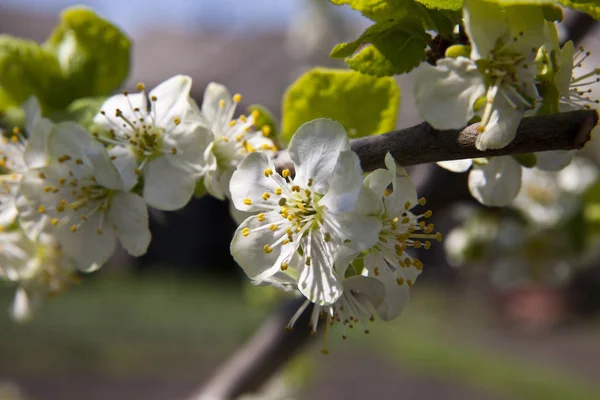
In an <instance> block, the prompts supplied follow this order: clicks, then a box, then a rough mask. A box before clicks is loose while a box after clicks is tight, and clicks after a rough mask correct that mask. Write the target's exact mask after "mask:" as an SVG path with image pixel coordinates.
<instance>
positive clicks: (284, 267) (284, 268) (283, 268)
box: [281, 262, 289, 271]
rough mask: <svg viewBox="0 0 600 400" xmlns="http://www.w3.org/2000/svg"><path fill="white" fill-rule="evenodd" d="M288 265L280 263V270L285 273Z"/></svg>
mask: <svg viewBox="0 0 600 400" xmlns="http://www.w3.org/2000/svg"><path fill="white" fill-rule="evenodd" d="M288 266H289V264H288V263H286V262H283V263H281V270H282V271H286V270H287V269H288Z"/></svg>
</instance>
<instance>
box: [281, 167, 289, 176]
mask: <svg viewBox="0 0 600 400" xmlns="http://www.w3.org/2000/svg"><path fill="white" fill-rule="evenodd" d="M291 174H292V173H291V172H290V170H289V169H287V168H286V169H284V170H283V171H281V176H283V177H284V178H289V177H290V175H291Z"/></svg>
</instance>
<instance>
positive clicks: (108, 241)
mask: <svg viewBox="0 0 600 400" xmlns="http://www.w3.org/2000/svg"><path fill="white" fill-rule="evenodd" d="M100 222H101V215H100V214H99V213H98V214H96V215H94V216H92V217H90V218H89V219H88V220H87V221H85V223H83V224H81V226H80V227H79V228H78V229H77V231H75V232H71V230H70V229H69V227H68V226H62V227H56V228H55V229H57V231H56V232H57V238H58V240H59V242H60V244H61V246H62V249H63V251H64V253H65V254H66V255H67V257H69V258H71V259H73V261H75V263H76V264H77V268H78V269H79V270H81V271H84V272H91V271H95V270H97V269H98V268H100V267H101V266H102V265H103V264H104V263H106V261H108V259H109V258H110V257H111V256H112V254H113V252H114V251H115V246H116V238H115V235H114V233H113V231H112V229H105V230H104V232H103V233H102V234H101V235H100V234H98V232H96V230H97V229H98V227H99V226H100V225H101V223H100Z"/></svg>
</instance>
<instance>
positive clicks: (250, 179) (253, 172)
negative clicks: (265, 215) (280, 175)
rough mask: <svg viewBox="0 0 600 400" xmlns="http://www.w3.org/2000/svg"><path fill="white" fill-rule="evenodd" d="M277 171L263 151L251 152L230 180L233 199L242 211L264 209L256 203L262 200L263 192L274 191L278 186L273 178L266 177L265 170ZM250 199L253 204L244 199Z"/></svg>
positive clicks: (236, 206)
mask: <svg viewBox="0 0 600 400" xmlns="http://www.w3.org/2000/svg"><path fill="white" fill-rule="evenodd" d="M267 169H270V170H271V171H272V172H273V173H275V174H276V173H277V172H275V166H274V165H273V163H272V162H271V161H269V158H268V157H267V156H266V155H265V154H263V153H251V154H249V155H248V157H246V158H245V159H244V160H243V161H242V162H241V163H240V165H239V167H238V169H237V170H236V171H235V172H234V173H233V176H232V177H231V180H230V181H229V190H230V191H231V200H232V201H233V204H234V205H235V208H237V209H238V210H240V211H259V210H261V209H263V208H262V207H260V206H257V205H256V203H259V202H261V201H262V199H261V196H262V194H263V193H265V192H268V193H272V192H273V190H274V189H275V187H276V184H275V182H274V181H273V179H270V178H267V177H265V170H267ZM245 199H250V200H251V201H252V203H251V204H245V203H244V200H245Z"/></svg>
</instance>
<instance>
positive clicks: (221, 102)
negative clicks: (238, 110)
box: [219, 100, 225, 108]
mask: <svg viewBox="0 0 600 400" xmlns="http://www.w3.org/2000/svg"><path fill="white" fill-rule="evenodd" d="M219 107H220V108H225V100H219Z"/></svg>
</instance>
